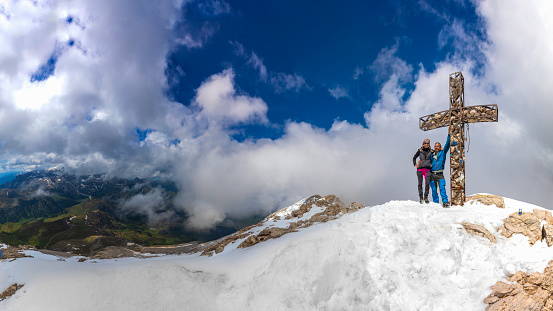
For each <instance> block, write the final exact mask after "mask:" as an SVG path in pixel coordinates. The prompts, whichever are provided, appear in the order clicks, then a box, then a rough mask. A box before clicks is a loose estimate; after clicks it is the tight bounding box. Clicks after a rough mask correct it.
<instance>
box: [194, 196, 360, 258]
mask: <svg viewBox="0 0 553 311" xmlns="http://www.w3.org/2000/svg"><path fill="white" fill-rule="evenodd" d="M361 208H363V205H362V204H361V203H358V202H353V203H351V204H349V205H347V206H346V205H345V204H344V203H343V202H342V201H341V200H340V199H339V198H338V197H337V196H335V195H327V196H325V197H321V196H320V195H314V196H311V197H309V198H307V199H305V200H304V201H303V202H302V204H301V205H299V206H295V205H293V206H290V207H287V208H283V209H281V210H279V211H277V212H274V213H273V214H271V215H269V216H267V217H266V218H265V219H264V220H263V221H261V222H260V223H258V224H257V225H253V226H250V227H248V228H244V229H242V230H240V231H239V232H236V233H234V234H232V235H229V236H227V237H225V238H224V239H222V240H220V241H218V242H217V243H212V244H211V245H210V246H208V247H206V248H205V249H204V250H203V252H202V255H203V256H212V255H213V254H214V253H215V254H218V253H220V252H222V251H223V250H224V249H225V247H226V246H227V245H229V244H230V243H234V242H236V243H238V242H239V243H240V244H239V245H238V246H237V247H238V248H245V247H250V246H253V245H255V244H258V243H261V242H264V241H267V240H270V239H276V238H279V237H281V236H283V235H285V234H287V233H290V232H295V231H297V230H298V229H300V228H306V227H309V226H311V225H313V224H315V223H324V222H327V221H329V220H333V219H337V218H340V217H341V216H343V215H345V214H349V213H353V212H355V211H357V210H359V209H361ZM277 222H281V223H280V224H279V225H274V223H277ZM283 224H285V225H284V226H283ZM240 241H241V242H240Z"/></svg>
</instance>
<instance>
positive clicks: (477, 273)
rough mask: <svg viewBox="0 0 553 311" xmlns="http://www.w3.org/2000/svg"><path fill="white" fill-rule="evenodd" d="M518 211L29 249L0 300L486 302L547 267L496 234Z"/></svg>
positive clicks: (428, 212) (18, 305)
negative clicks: (233, 243)
mask: <svg viewBox="0 0 553 311" xmlns="http://www.w3.org/2000/svg"><path fill="white" fill-rule="evenodd" d="M300 205H301V204H300ZM296 207H299V206H296ZM519 209H522V211H523V212H531V211H532V210H534V209H540V208H539V207H536V206H534V205H530V204H526V203H523V202H519V201H515V200H510V199H507V198H505V208H504V209H500V208H497V207H496V206H494V205H491V206H487V205H483V204H481V203H478V202H475V203H473V204H466V205H465V206H464V207H459V206H453V207H451V208H449V209H444V208H442V207H441V206H440V205H438V204H434V203H430V204H428V205H426V204H424V205H421V204H419V203H418V202H413V201H391V202H388V203H386V204H383V205H379V206H374V207H366V208H363V209H360V210H358V211H357V212H354V213H351V214H347V215H344V216H342V217H341V218H339V219H336V220H333V221H328V222H325V223H316V224H313V225H312V226H310V227H307V228H300V229H298V231H297V232H293V233H290V234H286V235H283V236H281V237H279V238H277V239H270V240H267V241H264V242H263V243H258V244H256V245H253V246H252V247H247V248H237V247H234V248H232V249H230V248H228V246H227V247H225V249H224V251H222V252H220V253H219V254H216V255H214V256H212V257H205V256H200V255H199V254H195V255H179V256H163V257H156V258H148V259H138V258H125V259H117V260H98V261H97V262H94V261H85V262H77V258H69V259H65V261H59V260H58V258H56V257H53V256H47V255H44V254H40V253H38V252H31V253H32V255H33V256H34V258H20V259H17V260H16V261H13V262H6V261H3V262H2V263H1V269H0V273H1V275H0V289H2V290H3V289H5V288H7V287H8V286H10V285H12V284H14V283H17V284H24V287H23V288H22V289H20V290H19V291H18V292H17V293H15V295H13V296H12V297H10V298H8V299H6V300H4V301H3V302H0V309H2V310H3V311H4V310H9V311H12V310H14V311H15V310H225V311H226V310H484V309H485V308H486V306H487V304H485V303H484V302H483V301H484V299H485V298H486V297H487V296H488V295H489V294H490V293H491V292H492V291H491V289H490V287H491V286H492V285H494V284H495V283H496V282H497V281H499V280H503V281H505V282H507V281H508V279H509V277H510V276H512V275H514V274H515V273H516V272H517V271H523V272H525V273H528V274H531V273H533V272H536V271H539V272H541V271H544V268H545V267H546V266H547V263H548V262H549V260H550V259H552V258H553V248H549V247H548V246H547V244H546V243H545V242H542V241H537V242H536V243H535V244H534V245H533V246H530V245H529V240H528V237H526V236H524V235H521V234H514V235H512V237H510V238H507V237H504V236H502V235H501V234H499V232H498V231H497V228H499V227H502V226H503V225H504V222H503V220H504V219H506V218H508V217H509V215H510V214H511V213H513V212H518V210H519ZM293 210H299V208H293V209H291V210H290V211H289V212H290V213H291V212H293ZM280 216H281V217H282V216H284V215H280ZM462 223H471V224H477V225H480V226H482V227H484V228H485V229H486V230H487V231H489V232H490V233H491V234H492V235H494V237H495V238H496V241H497V242H496V243H492V242H490V241H489V240H488V239H486V238H484V237H480V236H474V235H472V234H470V233H468V232H467V231H466V230H465V229H464V228H463V226H462V225H461V224H462ZM227 248H228V249H227Z"/></svg>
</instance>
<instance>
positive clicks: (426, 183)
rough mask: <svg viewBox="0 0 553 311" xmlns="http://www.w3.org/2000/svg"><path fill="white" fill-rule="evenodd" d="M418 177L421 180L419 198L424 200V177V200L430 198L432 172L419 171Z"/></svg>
mask: <svg viewBox="0 0 553 311" xmlns="http://www.w3.org/2000/svg"><path fill="white" fill-rule="evenodd" d="M417 177H418V179H419V198H423V195H422V179H423V177H424V198H428V191H429V190H430V172H429V170H417Z"/></svg>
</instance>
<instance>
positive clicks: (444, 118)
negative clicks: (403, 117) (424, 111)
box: [419, 105, 498, 131]
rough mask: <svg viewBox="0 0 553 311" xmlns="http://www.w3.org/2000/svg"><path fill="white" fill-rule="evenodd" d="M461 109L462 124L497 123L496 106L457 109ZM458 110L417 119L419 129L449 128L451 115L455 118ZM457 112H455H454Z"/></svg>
mask: <svg viewBox="0 0 553 311" xmlns="http://www.w3.org/2000/svg"><path fill="white" fill-rule="evenodd" d="M458 109H461V110H462V112H463V114H462V120H458V121H462V122H463V123H479V122H497V116H498V111H497V105H482V106H470V107H463V108H458ZM458 109H454V108H453V109H451V110H446V111H441V112H437V113H433V114H430V115H427V116H424V117H421V118H420V119H419V127H420V129H421V130H423V131H428V130H433V129H437V128H440V127H444V126H449V122H450V119H451V115H452V113H453V115H455V116H457V115H458V113H456V112H457V111H458ZM456 110H457V111H456Z"/></svg>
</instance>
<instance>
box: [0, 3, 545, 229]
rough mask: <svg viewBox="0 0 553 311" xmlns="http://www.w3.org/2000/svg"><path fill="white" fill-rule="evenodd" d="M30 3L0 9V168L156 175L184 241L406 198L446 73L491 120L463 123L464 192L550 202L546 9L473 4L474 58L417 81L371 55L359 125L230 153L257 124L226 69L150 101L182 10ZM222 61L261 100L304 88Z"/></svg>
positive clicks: (256, 103)
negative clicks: (168, 188) (477, 25)
mask: <svg viewBox="0 0 553 311" xmlns="http://www.w3.org/2000/svg"><path fill="white" fill-rule="evenodd" d="M216 2H217V1H213V2H212V3H216ZM35 3H36V4H35ZM35 3H33V2H30V1H9V2H7V5H3V11H2V14H1V15H0V27H1V29H0V108H1V109H0V141H1V142H2V145H1V148H0V155H1V156H2V159H5V162H4V163H3V167H5V168H6V169H8V168H10V169H13V168H27V169H28V168H40V167H51V166H56V165H63V166H65V167H66V168H68V169H69V170H74V171H79V172H88V173H93V172H98V171H101V172H106V171H107V172H109V173H111V174H112V175H121V176H130V177H134V176H141V177H147V176H153V175H155V176H171V177H173V178H175V179H176V181H177V183H178V185H179V193H178V195H177V197H176V199H175V201H174V202H173V204H175V205H176V206H178V207H179V208H182V209H185V210H186V211H187V213H188V214H189V215H190V216H191V218H190V220H189V223H188V226H190V227H192V228H196V229H204V228H209V227H211V226H213V225H215V224H216V223H218V222H219V221H221V220H223V219H224V218H225V217H241V216H248V215H251V214H253V213H260V214H263V213H268V212H270V211H272V210H274V209H275V208H278V207H283V206H285V205H286V204H291V203H294V202H296V201H297V200H299V199H301V198H303V197H306V196H309V195H312V194H315V193H319V194H328V193H333V194H336V195H338V196H340V197H342V198H343V199H344V200H345V201H353V200H355V201H359V202H361V203H363V204H366V205H372V204H378V203H383V202H386V201H389V200H392V199H412V198H416V196H417V192H416V182H417V180H416V175H415V171H414V168H413V167H412V163H411V158H412V156H413V154H414V153H415V152H416V150H417V148H418V147H419V146H420V142H421V141H422V139H423V138H430V139H431V140H432V141H433V142H435V141H440V142H442V143H444V142H445V139H446V136H447V130H446V129H445V128H442V129H437V130H433V131H430V132H426V133H425V132H422V131H420V130H418V118H419V117H421V116H424V115H427V114H430V113H434V112H437V111H442V110H446V109H448V107H449V102H448V99H449V97H448V96H449V95H448V75H449V74H450V73H453V72H456V71H459V70H461V71H462V72H463V74H464V76H465V101H466V105H481V104H492V103H496V104H498V105H499V113H500V115H499V120H500V121H499V123H493V124H472V125H470V137H471V141H470V151H469V153H468V154H467V193H474V192H489V193H495V194H499V195H504V196H507V197H513V198H515V199H521V200H524V201H528V202H531V203H536V204H541V205H543V206H545V207H547V206H548V203H549V202H550V201H551V196H550V189H551V186H552V181H553V169H552V167H553V157H552V156H551V155H552V154H553V150H552V147H551V146H553V144H552V138H551V135H550V133H551V132H553V122H551V120H550V115H552V113H553V106H551V104H550V83H549V81H552V80H553V76H552V75H553V70H551V68H553V59H552V58H551V57H550V55H551V54H553V43H551V40H550V38H551V37H553V33H552V31H553V24H552V23H553V18H551V17H552V16H553V7H552V6H553V4H551V3H550V2H548V1H545V0H544V1H532V2H525V3H522V2H519V1H514V0H507V2H505V0H502V1H499V0H486V1H481V2H478V3H477V4H476V5H477V9H478V14H479V16H480V18H481V19H482V21H483V22H482V25H481V26H482V27H485V29H482V31H483V32H485V33H486V34H487V36H486V40H485V42H484V41H479V42H476V43H478V44H476V45H475V48H477V49H478V50H479V52H480V53H482V55H484V56H483V57H482V60H483V61H482V60H481V61H475V60H474V59H473V58H471V53H465V52H463V51H466V49H465V48H463V47H462V46H455V45H453V47H454V49H455V52H454V53H453V54H452V55H451V57H448V58H447V59H445V60H443V61H442V62H440V63H437V64H436V65H435V68H436V69H433V70H432V72H428V71H426V69H425V68H424V67H423V66H419V67H418V68H416V69H414V68H413V67H412V66H411V65H409V64H408V63H407V62H406V61H405V60H402V59H401V58H400V57H398V56H397V51H398V50H399V49H400V46H399V44H395V45H393V46H391V47H387V48H385V49H383V50H382V51H381V53H379V55H378V56H377V58H376V59H375V60H374V62H373V63H372V65H371V66H370V70H371V73H372V74H373V76H374V78H375V81H376V82H377V83H379V85H381V88H380V92H379V97H378V100H377V102H375V103H373V105H372V107H371V109H370V110H369V111H366V112H365V113H364V118H365V123H364V124H353V123H350V122H348V121H347V120H344V121H336V122H335V123H334V124H333V125H332V127H331V128H330V129H327V130H325V129H321V128H317V127H316V126H314V125H312V124H308V123H301V122H291V121H290V122H288V123H286V124H285V125H284V133H285V134H284V135H283V136H282V137H280V138H277V139H257V140H252V139H250V140H245V141H236V140H234V139H233V137H232V135H233V130H234V129H233V127H234V126H239V125H245V124H258V125H259V124H260V125H266V124H267V123H268V122H269V120H268V117H267V113H268V109H269V108H268V105H267V103H265V101H264V100H263V99H262V98H257V97H252V96H249V95H248V94H246V93H244V92H242V91H241V90H240V86H239V85H237V82H236V81H235V75H236V74H235V72H234V70H233V69H232V68H229V69H227V70H225V71H222V72H215V73H213V74H212V75H211V76H210V77H209V78H207V79H206V80H205V81H204V82H203V83H202V84H201V85H199V86H198V87H197V90H196V95H195V97H194V99H193V101H192V103H175V102H171V101H170V100H169V99H167V98H166V96H165V93H164V90H165V88H166V86H167V83H168V82H167V78H166V76H165V69H166V67H167V60H166V56H167V53H168V51H170V49H171V48H172V47H173V46H174V45H175V44H179V42H178V39H177V38H185V37H186V35H187V34H188V33H187V32H186V29H184V28H178V25H180V24H179V23H181V22H182V20H181V19H182V18H183V17H182V16H181V14H179V10H180V9H181V8H182V5H183V3H182V2H178V1H156V2H139V3H137V2H135V1H130V0H129V1H117V2H113V1H82V2H61V3H60V4H57V5H56V6H51V5H49V4H48V3H49V2H48V3H46V2H45V3H43V2H40V1H37V2H35ZM221 3H222V2H221ZM222 8H223V11H224V10H225V9H224V8H225V7H224V5H223V6H222ZM213 12H215V11H213ZM8 16H9V18H8ZM68 16H72V17H73V18H74V20H77V19H78V21H79V23H78V25H77V24H76V23H75V22H68ZM444 27H445V28H444V29H445V30H443V32H442V34H443V35H442V37H441V39H439V38H437V40H445V41H444V42H446V41H447V42H454V41H455V39H456V38H458V37H459V38H460V39H461V40H465V41H463V42H469V41H467V40H466V38H468V37H470V32H467V31H464V30H465V29H464V28H463V27H462V23H458V24H455V23H453V24H448V23H446V24H445V26H444ZM447 27H449V28H447ZM446 28H447V29H446ZM461 30H463V31H461ZM182 31H184V32H185V33H182ZM191 36H192V38H196V37H194V35H193V34H191ZM463 38H465V39H463ZM70 39H71V40H74V42H75V43H74V44H73V45H72V46H69V47H67V48H66V49H65V50H64V51H63V52H62V53H61V54H60V55H59V56H58V57H57V59H56V62H55V66H54V68H53V70H52V72H51V75H49V76H48V77H47V78H46V79H44V80H42V81H33V82H31V76H32V75H33V74H34V73H36V72H37V70H38V69H39V68H41V66H43V65H44V64H46V63H47V62H48V60H49V59H50V58H51V56H52V53H54V51H55V50H56V47H57V46H58V45H59V44H60V42H62V43H63V42H69V40H70ZM202 42H204V41H202ZM191 46H192V47H193V45H191ZM237 51H238V52H237V53H242V54H240V55H245V56H244V60H245V61H246V63H247V64H248V65H249V66H251V67H252V68H253V69H254V70H256V72H258V73H259V76H260V77H261V78H262V77H263V76H264V75H265V73H266V83H268V84H270V85H272V86H273V87H274V90H275V91H291V90H293V91H296V92H297V91H299V90H301V89H304V88H308V86H307V84H306V82H305V79H303V77H301V76H299V75H296V74H293V73H292V74H287V73H276V72H273V71H271V70H270V69H267V68H265V69H264V70H263V68H264V67H263V66H262V64H263V61H262V58H261V57H259V56H258V55H256V54H254V53H253V52H248V51H247V50H246V49H244V48H243V47H242V49H241V50H240V49H237ZM237 55H238V54H237ZM254 55H255V57H253V56H254ZM252 57H253V58H252ZM478 57H480V56H478ZM369 61H370V60H369ZM264 72H265V73H264ZM358 73H359V74H361V73H362V72H361V71H358ZM365 74H368V73H365ZM407 86H409V89H408V88H407ZM412 86H414V87H412ZM34 94H40V96H36V95H34ZM183 104H185V105H183ZM188 104H189V105H188ZM139 133H144V134H143V135H142V136H141V135H139ZM164 199H165V197H164V195H163V193H161V192H160V191H159V190H154V191H153V192H150V193H148V194H141V195H139V196H136V197H133V198H132V199H131V200H129V201H128V202H126V203H125V204H124V206H125V208H127V209H129V210H130V209H132V210H135V211H137V212H142V213H143V214H145V215H147V216H148V217H151V218H152V219H155V217H159V216H163V217H166V216H167V217H169V216H170V215H165V214H163V209H162V208H160V207H161V206H162V202H163V200H164ZM149 211H158V212H160V213H161V214H160V213H157V212H156V213H154V214H150V213H149Z"/></svg>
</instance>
